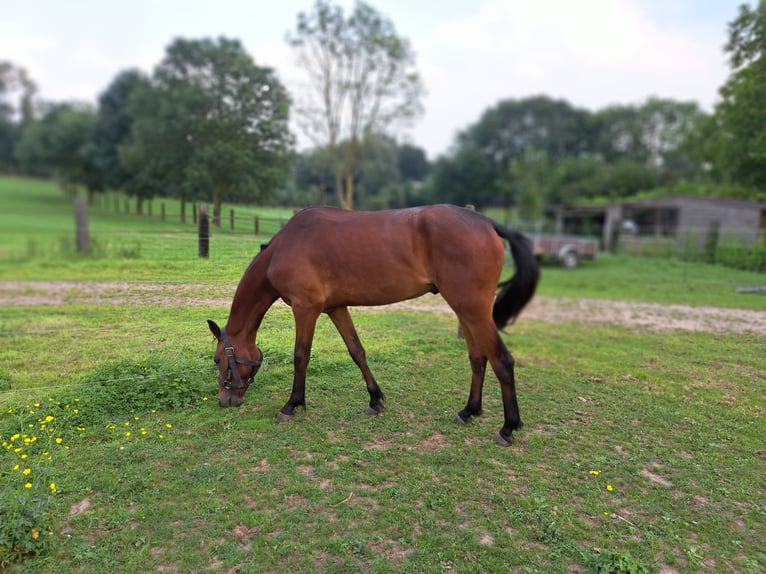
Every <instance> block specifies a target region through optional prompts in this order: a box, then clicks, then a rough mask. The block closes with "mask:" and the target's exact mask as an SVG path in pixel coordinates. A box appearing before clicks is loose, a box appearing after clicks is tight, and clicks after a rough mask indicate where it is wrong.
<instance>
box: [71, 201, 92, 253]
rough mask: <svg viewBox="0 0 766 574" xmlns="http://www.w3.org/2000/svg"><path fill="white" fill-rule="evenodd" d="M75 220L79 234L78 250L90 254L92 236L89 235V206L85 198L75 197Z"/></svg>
mask: <svg viewBox="0 0 766 574" xmlns="http://www.w3.org/2000/svg"><path fill="white" fill-rule="evenodd" d="M74 221H75V233H76V235H77V251H79V252H80V253H84V254H85V255H90V236H89V235H88V206H87V205H86V204H85V198H84V197H80V196H79V195H78V196H77V197H75V198H74Z"/></svg>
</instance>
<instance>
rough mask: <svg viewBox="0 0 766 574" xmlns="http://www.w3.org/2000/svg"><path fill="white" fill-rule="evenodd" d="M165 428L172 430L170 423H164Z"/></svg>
mask: <svg viewBox="0 0 766 574" xmlns="http://www.w3.org/2000/svg"><path fill="white" fill-rule="evenodd" d="M165 426H166V427H167V428H169V429H172V428H173V425H171V424H170V423H165Z"/></svg>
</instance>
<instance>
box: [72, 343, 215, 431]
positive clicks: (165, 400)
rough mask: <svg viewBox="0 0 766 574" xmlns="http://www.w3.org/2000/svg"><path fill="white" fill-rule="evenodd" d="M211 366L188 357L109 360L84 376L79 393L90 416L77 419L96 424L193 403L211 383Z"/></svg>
mask: <svg viewBox="0 0 766 574" xmlns="http://www.w3.org/2000/svg"><path fill="white" fill-rule="evenodd" d="M210 369H211V365H210V364H208V362H205V363H203V361H202V359H200V358H197V359H190V358H188V357H185V358H184V359H182V360H180V359H179V360H177V361H167V360H165V359H162V358H144V359H140V360H138V361H118V362H113V363H106V364H104V365H101V366H99V367H97V368H96V369H95V370H93V371H91V372H90V373H88V374H87V375H84V376H83V377H81V378H80V380H79V383H78V385H77V386H78V387H79V392H78V393H77V396H78V397H79V399H80V401H81V404H82V405H84V406H87V409H86V412H87V413H88V415H87V418H88V420H78V421H73V422H74V423H75V424H82V425H85V424H88V425H92V424H94V423H100V422H104V421H111V420H113V419H114V418H115V417H121V416H125V415H130V414H134V413H143V412H147V411H149V410H152V409H156V410H168V409H179V408H184V407H188V406H191V405H192V404H195V403H196V402H197V401H199V396H200V395H201V394H202V393H203V392H204V391H205V389H206V387H209V386H210V381H211V380H212V379H211V378H210V376H209V375H210ZM95 419H97V420H95Z"/></svg>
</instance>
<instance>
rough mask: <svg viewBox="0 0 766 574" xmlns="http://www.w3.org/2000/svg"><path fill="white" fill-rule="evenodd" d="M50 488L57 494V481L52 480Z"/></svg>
mask: <svg viewBox="0 0 766 574" xmlns="http://www.w3.org/2000/svg"><path fill="white" fill-rule="evenodd" d="M48 488H50V489H51V492H52V493H53V494H56V483H55V482H51V483H50V484H49V485H48Z"/></svg>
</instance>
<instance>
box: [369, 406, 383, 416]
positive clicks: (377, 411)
mask: <svg viewBox="0 0 766 574" xmlns="http://www.w3.org/2000/svg"><path fill="white" fill-rule="evenodd" d="M365 412H366V413H367V414H368V415H379V414H380V413H382V412H383V405H379V406H377V407H371V406H369V405H367V408H366V409H365Z"/></svg>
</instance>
